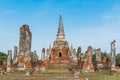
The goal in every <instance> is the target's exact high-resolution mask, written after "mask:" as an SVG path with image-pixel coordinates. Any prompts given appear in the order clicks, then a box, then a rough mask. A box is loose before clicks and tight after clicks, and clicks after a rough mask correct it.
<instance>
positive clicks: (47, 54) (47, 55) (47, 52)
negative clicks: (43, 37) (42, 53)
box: [46, 49, 50, 60]
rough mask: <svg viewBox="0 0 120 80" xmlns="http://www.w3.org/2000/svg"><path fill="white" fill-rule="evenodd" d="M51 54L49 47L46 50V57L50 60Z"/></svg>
mask: <svg viewBox="0 0 120 80" xmlns="http://www.w3.org/2000/svg"><path fill="white" fill-rule="evenodd" d="M49 56H50V53H49V49H47V50H46V59H48V60H49Z"/></svg>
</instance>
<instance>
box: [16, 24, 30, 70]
mask: <svg viewBox="0 0 120 80" xmlns="http://www.w3.org/2000/svg"><path fill="white" fill-rule="evenodd" d="M31 40H32V33H31V32H30V29H29V26H28V25H23V26H22V27H21V28H20V41H19V54H18V70H25V69H29V68H31V55H30V54H31Z"/></svg>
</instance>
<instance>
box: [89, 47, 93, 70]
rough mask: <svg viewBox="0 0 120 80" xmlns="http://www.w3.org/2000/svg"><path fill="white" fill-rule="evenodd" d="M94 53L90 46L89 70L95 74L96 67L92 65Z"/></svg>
mask: <svg viewBox="0 0 120 80" xmlns="http://www.w3.org/2000/svg"><path fill="white" fill-rule="evenodd" d="M92 53H93V50H92V47H91V46H89V47H88V58H89V59H88V65H89V68H90V72H94V66H93V63H92Z"/></svg>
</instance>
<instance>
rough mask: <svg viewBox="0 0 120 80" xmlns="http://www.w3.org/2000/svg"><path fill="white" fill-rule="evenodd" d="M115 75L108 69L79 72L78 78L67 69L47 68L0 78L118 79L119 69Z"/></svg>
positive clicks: (26, 79)
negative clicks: (29, 74) (31, 74)
mask: <svg viewBox="0 0 120 80" xmlns="http://www.w3.org/2000/svg"><path fill="white" fill-rule="evenodd" d="M117 72H118V73H117V75H116V76H110V74H109V71H103V72H94V73H81V74H80V78H79V79H75V78H74V75H73V73H72V72H70V71H69V70H68V69H47V70H46V72H38V73H35V74H33V76H30V77H27V76H25V73H7V74H6V75H3V74H1V75H0V80H84V79H85V78H88V80H120V69H118V70H117Z"/></svg>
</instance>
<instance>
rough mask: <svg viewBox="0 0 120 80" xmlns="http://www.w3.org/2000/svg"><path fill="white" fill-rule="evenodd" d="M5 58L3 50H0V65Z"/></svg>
mask: <svg viewBox="0 0 120 80" xmlns="http://www.w3.org/2000/svg"><path fill="white" fill-rule="evenodd" d="M6 60H7V55H6V54H5V53H4V52H0V65H2V64H3V61H6Z"/></svg>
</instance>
